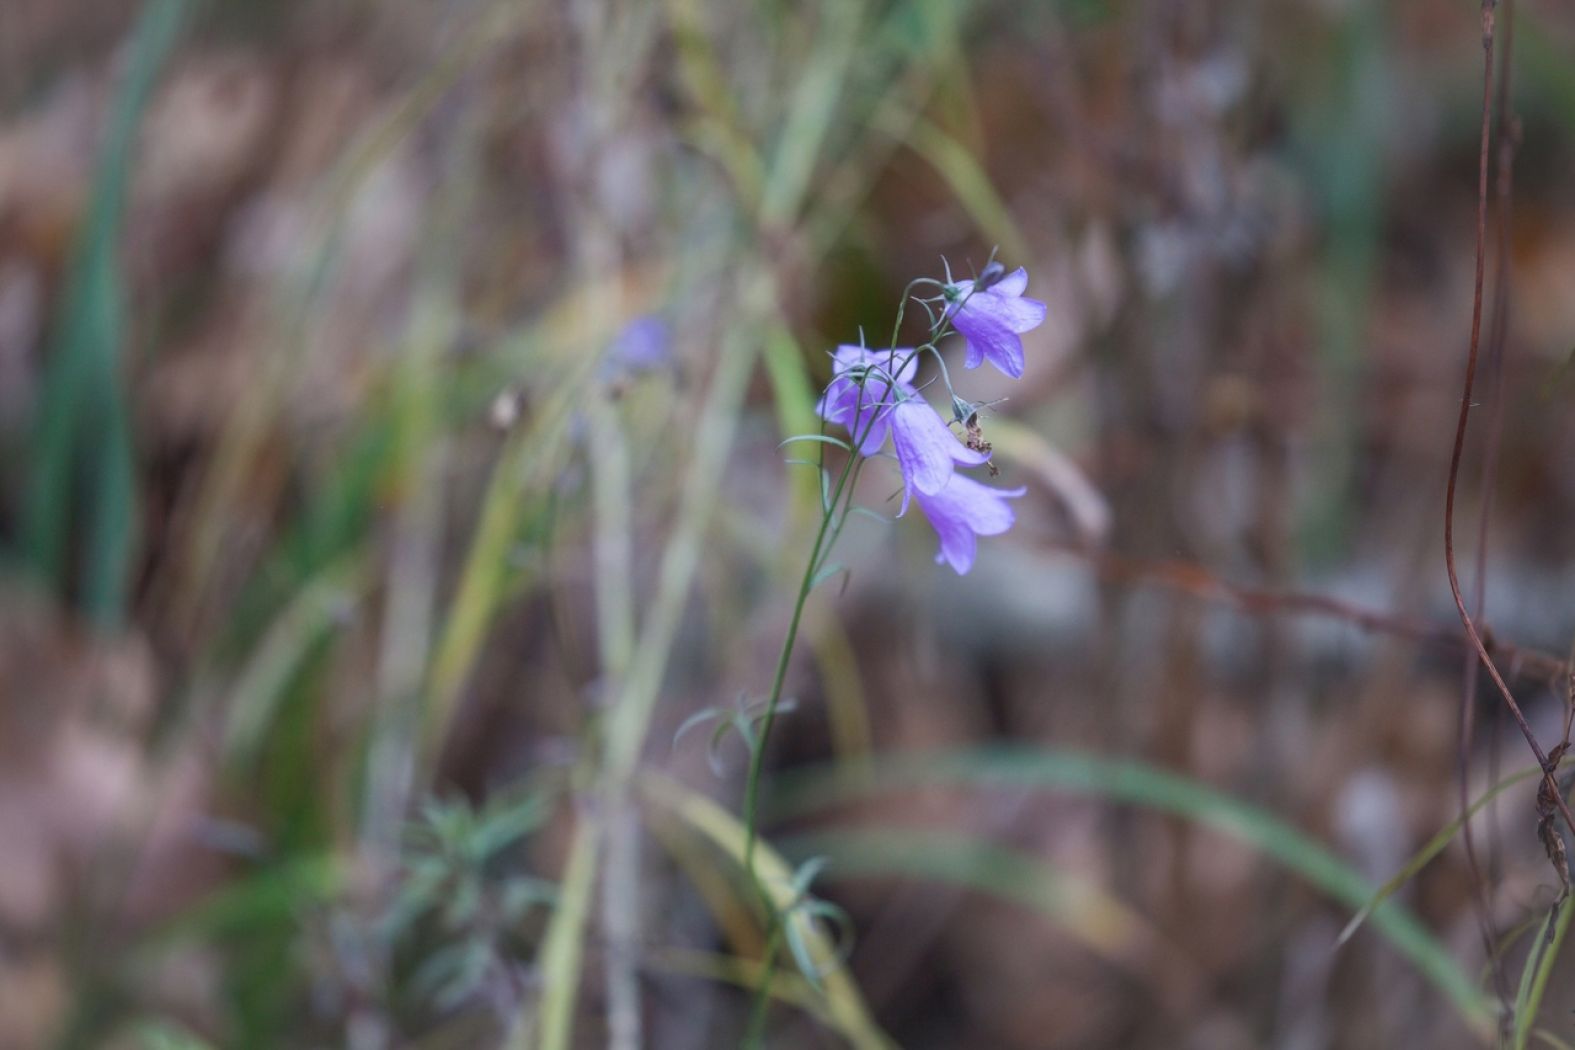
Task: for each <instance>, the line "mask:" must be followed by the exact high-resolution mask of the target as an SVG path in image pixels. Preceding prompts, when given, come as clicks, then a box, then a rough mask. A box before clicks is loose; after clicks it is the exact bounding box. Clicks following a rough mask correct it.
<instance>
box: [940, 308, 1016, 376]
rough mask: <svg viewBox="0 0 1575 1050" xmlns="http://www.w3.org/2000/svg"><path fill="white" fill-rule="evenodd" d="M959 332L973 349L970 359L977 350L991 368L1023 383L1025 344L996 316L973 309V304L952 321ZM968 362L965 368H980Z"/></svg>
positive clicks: (966, 361) (974, 362)
mask: <svg viewBox="0 0 1575 1050" xmlns="http://www.w3.org/2000/svg"><path fill="white" fill-rule="evenodd" d="M952 323H953V324H954V325H956V326H957V330H958V331H959V332H961V333H962V335H963V338H964V339H966V340H968V345H969V348H970V354H969V358H970V359H971V358H972V357H973V353H972V351H974V350H977V351H978V353H979V354H980V355H982V356H983V357H984V358H986V359H987V360H988V361H989V362H990V363H991V364H992V365H994V366H995V367H996V368H999V369H1000V370H1001V371H1002V372H1005V373H1006V374H1007V375H1008V376H1011V377H1012V378H1013V379H1021V378H1022V375H1023V341H1022V340H1021V339H1019V338H1018V337H1017V333H1016V332H1014V331H1012V329H1011V328H1010V327H1009V326H1007V325H1005V324H1003V323H1002V322H1001V321H1000V319H999V318H998V317H997V316H996V315H995V314H991V313H987V312H981V311H978V310H975V309H972V304H971V303H970V304H969V306H968V307H967V308H965V309H963V310H960V311H958V313H957V316H956V317H955V318H953V319H952ZM970 359H965V360H964V361H963V364H964V365H965V366H967V367H969V368H973V367H975V366H976V365H977V363H978V362H977V361H972V360H970Z"/></svg>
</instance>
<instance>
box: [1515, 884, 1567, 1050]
mask: <svg viewBox="0 0 1575 1050" xmlns="http://www.w3.org/2000/svg"><path fill="white" fill-rule="evenodd" d="M1572 917H1575V906H1572V904H1571V902H1570V901H1568V900H1566V901H1565V902H1564V904H1563V906H1562V907H1560V908H1559V917H1558V921H1557V922H1555V923H1554V925H1553V939H1552V940H1551V941H1548V942H1547V945H1546V947H1544V948H1543V949H1542V958H1541V959H1540V960H1539V961H1538V963H1537V972H1536V975H1535V976H1534V977H1533V978H1532V981H1531V987H1530V989H1529V990H1528V991H1527V992H1526V995H1525V998H1524V1000H1523V1001H1522V1000H1521V998H1520V997H1519V996H1517V997H1516V1003H1517V1005H1516V1009H1515V1026H1516V1029H1517V1036H1516V1042H1515V1047H1516V1050H1521V1048H1522V1047H1524V1046H1525V1045H1526V1041H1525V1036H1524V1035H1522V1034H1519V1033H1520V1032H1521V1030H1524V1031H1526V1032H1529V1031H1531V1026H1532V1024H1533V1023H1534V1022H1535V1021H1536V1019H1537V1012H1538V1011H1539V1010H1541V1009H1542V996H1543V994H1544V993H1545V992H1546V991H1547V990H1548V981H1549V980H1550V979H1551V978H1552V976H1553V968H1554V966H1556V965H1557V964H1558V961H1559V955H1560V949H1562V948H1563V947H1564V937H1565V935H1566V934H1568V933H1569V931H1570V919H1571V918H1572ZM1543 928H1544V929H1546V928H1547V927H1546V924H1544V927H1543Z"/></svg>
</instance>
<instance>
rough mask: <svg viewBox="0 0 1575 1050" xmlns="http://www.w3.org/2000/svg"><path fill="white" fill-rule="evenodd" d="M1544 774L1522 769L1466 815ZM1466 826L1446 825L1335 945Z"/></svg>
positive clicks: (1380, 890) (1381, 889)
mask: <svg viewBox="0 0 1575 1050" xmlns="http://www.w3.org/2000/svg"><path fill="white" fill-rule="evenodd" d="M1541 775H1542V770H1541V768H1539V767H1537V766H1532V767H1530V768H1529V769H1522V770H1520V771H1519V772H1516V773H1512V774H1510V775H1509V776H1507V777H1505V778H1504V779H1503V780H1501V781H1499V782H1498V783H1497V784H1495V785H1494V786H1493V787H1492V788H1490V789H1488V791H1487V792H1485V793H1484V794H1483V795H1482V797H1481V798H1479V799H1477V800H1476V801H1475V802H1473V803H1472V804H1471V807H1470V808H1469V809H1468V810H1467V811H1466V815H1467V816H1468V817H1474V816H1476V815H1477V813H1478V812H1479V811H1480V810H1481V809H1482V807H1484V806H1486V805H1487V804H1488V803H1489V802H1492V801H1493V800H1494V799H1495V798H1497V797H1498V796H1499V795H1500V794H1501V793H1502V792H1504V791H1506V790H1508V789H1509V788H1510V787H1512V786H1514V785H1515V784H1518V783H1520V782H1521V781H1524V780H1530V779H1531V778H1532V777H1534V776H1541ZM1463 823H1464V821H1462V819H1461V818H1459V817H1456V818H1455V819H1454V820H1452V821H1450V822H1449V823H1448V824H1445V825H1444V826H1443V828H1442V829H1440V830H1439V832H1438V834H1436V835H1434V836H1433V837H1432V838H1431V839H1429V840H1428V842H1427V845H1425V846H1423V847H1422V848H1421V849H1420V850H1418V851H1417V853H1416V856H1414V857H1412V858H1411V859H1410V860H1409V861H1407V862H1406V864H1405V866H1404V867H1402V868H1401V869H1400V870H1399V872H1397V873H1396V874H1395V876H1394V877H1393V878H1391V879H1390V880H1389V881H1388V882H1386V883H1384V884H1383V885H1382V886H1380V887H1378V892H1377V893H1375V894H1373V896H1372V899H1371V900H1369V901H1368V902H1367V903H1366V904H1364V905H1362V907H1361V909H1360V910H1359V911H1358V912H1357V913H1356V914H1355V915H1353V916H1351V921H1350V922H1348V923H1346V924H1345V929H1343V930H1341V931H1340V937H1339V939H1338V940H1336V941H1335V944H1336V945H1341V944H1344V943H1345V942H1346V941H1348V940H1350V939H1351V935H1352V934H1353V933H1355V932H1356V931H1357V928H1358V927H1360V926H1361V925H1362V923H1364V922H1366V921H1367V918H1368V916H1370V915H1371V914H1372V913H1373V910H1374V909H1375V908H1377V907H1378V906H1379V905H1380V904H1382V903H1383V902H1384V901H1386V900H1388V899H1389V897H1390V896H1391V895H1393V894H1394V892H1395V891H1396V890H1398V889H1399V888H1400V887H1401V886H1404V885H1405V884H1406V883H1408V882H1410V881H1411V880H1412V879H1414V878H1416V875H1417V872H1419V871H1421V870H1422V869H1423V868H1425V867H1427V865H1428V864H1429V863H1430V862H1431V861H1432V860H1433V858H1434V857H1436V856H1438V855H1439V854H1440V853H1442V852H1444V847H1445V846H1448V845H1449V843H1450V842H1452V841H1453V840H1454V837H1455V836H1456V835H1458V834H1460V829H1461V827H1462V825H1463Z"/></svg>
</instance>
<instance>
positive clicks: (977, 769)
mask: <svg viewBox="0 0 1575 1050" xmlns="http://www.w3.org/2000/svg"><path fill="white" fill-rule="evenodd" d="M945 783H956V784H959V785H963V786H968V787H975V788H986V787H1012V788H1019V789H1021V788H1024V787H1030V788H1041V789H1054V790H1059V791H1070V792H1079V793H1084V794H1089V795H1094V796H1098V797H1101V798H1108V799H1111V800H1114V801H1120V802H1126V803H1129V804H1133V805H1139V806H1146V807H1149V808H1152V809H1156V810H1160V811H1163V812H1167V813H1172V814H1176V815H1178V816H1182V817H1185V818H1187V819H1190V820H1194V821H1196V822H1197V823H1199V824H1201V825H1204V826H1206V827H1210V828H1212V829H1214V830H1215V831H1218V832H1220V833H1223V834H1226V835H1229V836H1231V837H1232V838H1235V839H1237V840H1239V841H1241V842H1245V843H1247V844H1248V845H1251V846H1253V847H1255V848H1256V849H1258V850H1259V851H1261V852H1262V853H1264V854H1265V855H1266V856H1268V857H1271V858H1273V859H1274V860H1276V861H1278V862H1279V863H1280V864H1282V865H1284V866H1285V867H1286V868H1287V869H1289V870H1290V871H1293V872H1295V873H1296V874H1298V875H1300V876H1301V877H1302V878H1304V879H1306V880H1307V881H1308V882H1309V883H1311V884H1312V885H1314V886H1316V887H1318V888H1319V889H1321V890H1323V891H1324V892H1325V893H1327V894H1328V895H1329V896H1331V897H1333V898H1334V899H1336V900H1338V901H1340V902H1341V903H1343V904H1346V905H1348V906H1350V907H1352V908H1359V907H1361V906H1362V905H1363V904H1365V903H1366V902H1367V900H1368V899H1369V898H1370V897H1371V896H1372V893H1373V887H1372V886H1371V885H1370V884H1369V883H1368V882H1367V880H1366V879H1365V878H1364V877H1363V876H1362V875H1361V873H1360V872H1358V871H1357V870H1356V869H1354V868H1353V867H1352V866H1351V865H1349V864H1347V863H1346V862H1345V861H1344V860H1342V859H1341V858H1340V857H1338V856H1336V855H1335V854H1334V853H1332V852H1331V851H1330V850H1329V849H1328V848H1327V847H1326V846H1324V845H1323V844H1322V843H1320V842H1318V841H1317V840H1316V839H1314V838H1312V837H1311V836H1310V835H1307V834H1306V833H1305V832H1302V831H1300V830H1299V829H1297V828H1295V827H1292V826H1291V825H1289V824H1287V823H1286V822H1284V821H1283V820H1281V819H1280V818H1279V817H1277V816H1275V815H1274V814H1272V813H1269V812H1267V811H1266V810H1262V809H1259V808H1257V807H1255V806H1252V805H1250V804H1248V803H1245V802H1242V801H1240V800H1238V799H1234V798H1232V797H1230V796H1229V795H1225V794H1223V793H1222V792H1219V791H1217V790H1215V789H1214V788H1211V787H1208V786H1206V785H1204V784H1201V783H1199V782H1197V781H1195V780H1190V779H1188V778H1186V777H1181V776H1177V775H1175V774H1173V773H1167V772H1164V771H1162V770H1158V769H1155V768H1153V767H1151V766H1148V765H1145V764H1143V763H1141V762H1136V761H1132V760H1128V759H1107V758H1102V757H1099V756H1095V755H1087V754H1080V753H1076V752H1068V751H1054V750H1038V749H1029V748H1019V747H995V748H983V749H978V750H969V751H950V752H938V753H929V754H923V755H908V756H903V757H900V758H888V759H883V760H880V761H878V762H874V763H870V764H860V765H859V766H858V767H857V768H856V769H851V770H850V769H844V768H841V767H836V766H832V767H817V768H815V769H812V770H807V771H803V772H795V773H793V774H791V775H788V776H783V777H780V778H778V780H777V789H776V790H775V791H774V792H773V797H772V807H771V808H772V810H773V812H774V813H776V814H777V815H779V816H780V815H787V814H802V813H805V812H809V811H812V810H817V809H821V808H825V807H827V806H831V805H838V804H843V803H846V802H848V801H849V800H852V799H858V798H863V797H867V796H869V795H872V794H881V793H889V792H892V791H897V790H907V789H913V788H918V787H927V786H933V785H936V784H945ZM1372 922H1373V926H1374V928H1375V929H1376V931H1377V932H1378V934H1379V935H1380V936H1382V937H1384V938H1385V939H1386V940H1388V941H1389V942H1390V944H1391V945H1392V946H1393V947H1394V948H1395V949H1396V950H1397V951H1399V952H1400V953H1401V954H1402V955H1404V956H1405V957H1406V958H1407V959H1409V960H1410V961H1411V962H1412V964H1413V965H1415V966H1416V968H1417V970H1418V971H1419V972H1420V973H1421V974H1422V975H1423V976H1425V977H1426V978H1427V979H1428V980H1429V981H1430V982H1432V983H1433V984H1434V985H1435V986H1436V987H1437V988H1438V989H1439V990H1440V991H1442V992H1443V993H1444V994H1445V995H1446V996H1447V997H1448V998H1449V1000H1450V1002H1451V1003H1453V1004H1454V1006H1455V1008H1456V1009H1457V1010H1458V1011H1459V1012H1460V1014H1461V1015H1462V1017H1464V1018H1465V1019H1466V1020H1467V1021H1468V1022H1469V1023H1470V1024H1471V1025H1472V1026H1473V1028H1475V1029H1477V1030H1478V1031H1487V1030H1488V1028H1489V1025H1490V1019H1491V1011H1490V1009H1489V1006H1488V1003H1487V1001H1486V999H1485V998H1484V996H1483V994H1482V992H1481V989H1479V988H1478V987H1477V985H1476V983H1475V982H1474V981H1472V980H1471V978H1470V977H1469V976H1468V975H1467V974H1466V973H1465V972H1464V971H1463V970H1462V969H1461V968H1460V966H1459V964H1458V963H1457V962H1456V961H1455V959H1454V957H1453V955H1452V954H1451V953H1450V952H1449V951H1448V949H1447V948H1445V947H1444V945H1442V944H1440V943H1439V942H1438V940H1437V939H1436V938H1435V937H1434V936H1433V935H1432V934H1431V933H1429V932H1428V931H1427V929H1426V928H1425V927H1423V926H1422V925H1421V924H1420V923H1419V922H1417V920H1416V918H1415V917H1414V916H1413V915H1411V913H1410V912H1409V911H1407V910H1405V909H1404V908H1402V907H1401V906H1399V905H1398V904H1396V903H1395V902H1393V901H1386V902H1385V903H1384V904H1382V905H1380V906H1379V907H1378V909H1377V910H1376V911H1375V912H1374V913H1373V917H1372Z"/></svg>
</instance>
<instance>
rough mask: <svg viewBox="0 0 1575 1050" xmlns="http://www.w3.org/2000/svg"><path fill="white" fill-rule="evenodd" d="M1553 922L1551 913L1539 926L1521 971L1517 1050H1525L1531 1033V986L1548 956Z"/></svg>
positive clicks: (1517, 995)
mask: <svg viewBox="0 0 1575 1050" xmlns="http://www.w3.org/2000/svg"><path fill="white" fill-rule="evenodd" d="M1552 921H1553V913H1552V912H1549V913H1548V914H1547V915H1544V916H1543V917H1542V921H1541V922H1539V923H1538V924H1537V935H1536V936H1535V937H1533V938H1532V939H1531V949H1530V950H1529V951H1528V952H1527V953H1526V965H1525V966H1523V967H1521V970H1520V985H1519V986H1518V987H1517V988H1516V989H1515V1041H1514V1047H1515V1050H1525V1047H1526V1036H1527V1035H1528V1034H1529V1033H1530V1032H1531V1012H1530V1011H1528V1010H1527V1006H1528V1005H1529V1003H1530V1000H1531V986H1532V984H1533V983H1534V982H1535V981H1536V976H1537V972H1538V971H1539V970H1540V969H1541V966H1540V965H1539V963H1540V962H1541V960H1542V959H1544V958H1546V956H1547V955H1548V947H1549V945H1548V924H1549V923H1551V922H1552Z"/></svg>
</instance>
